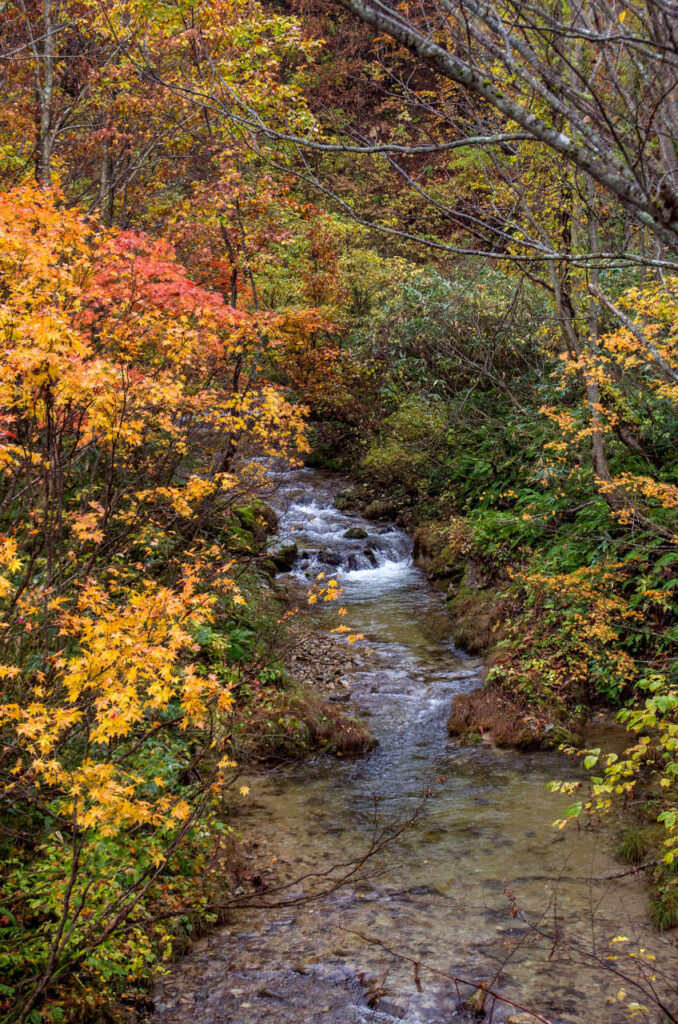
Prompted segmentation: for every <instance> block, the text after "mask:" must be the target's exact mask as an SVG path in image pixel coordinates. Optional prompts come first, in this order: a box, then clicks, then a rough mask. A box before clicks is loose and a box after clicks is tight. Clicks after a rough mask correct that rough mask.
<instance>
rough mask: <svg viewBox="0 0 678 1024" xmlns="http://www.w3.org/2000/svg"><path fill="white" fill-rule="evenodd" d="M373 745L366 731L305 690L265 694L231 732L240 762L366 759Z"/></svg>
mask: <svg viewBox="0 0 678 1024" xmlns="http://www.w3.org/2000/svg"><path fill="white" fill-rule="evenodd" d="M375 746H376V740H375V739H374V737H373V736H372V734H371V733H370V731H369V729H367V727H366V726H364V725H363V724H362V723H361V722H358V721H356V720H355V719H353V718H350V717H349V716H347V715H345V714H342V712H341V711H339V710H338V708H336V707H335V706H334V705H333V704H331V703H329V702H328V701H326V700H323V698H321V697H319V696H318V695H317V694H316V693H314V692H313V691H312V690H311V689H310V688H309V687H295V688H291V689H287V690H282V691H279V690H278V691H276V690H272V691H268V692H267V693H265V694H263V695H262V699H261V700H260V702H259V703H258V704H257V706H256V707H254V708H249V709H248V710H247V712H246V713H244V714H243V717H242V718H241V719H240V721H239V722H237V723H236V725H235V727H234V730H233V748H234V755H235V757H236V758H237V760H238V761H239V762H240V763H244V762H248V761H250V762H251V761H270V762H279V761H289V760H295V759H297V758H299V757H303V756H305V755H306V754H309V753H312V752H314V751H318V750H322V751H325V752H327V753H334V754H338V755H357V754H365V753H367V752H368V751H370V750H372V749H373V748H374V747H375Z"/></svg>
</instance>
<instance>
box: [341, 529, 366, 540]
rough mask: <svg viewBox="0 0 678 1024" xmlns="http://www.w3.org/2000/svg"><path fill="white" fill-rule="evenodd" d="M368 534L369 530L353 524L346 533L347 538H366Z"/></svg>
mask: <svg viewBox="0 0 678 1024" xmlns="http://www.w3.org/2000/svg"><path fill="white" fill-rule="evenodd" d="M367 536H368V534H367V530H363V528H362V526H352V527H351V528H350V529H348V530H346V532H345V533H344V537H345V538H346V540H365V538H366V537H367Z"/></svg>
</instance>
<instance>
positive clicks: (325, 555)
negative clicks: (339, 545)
mask: <svg viewBox="0 0 678 1024" xmlns="http://www.w3.org/2000/svg"><path fill="white" fill-rule="evenodd" d="M318 561H319V562H322V563H323V565H341V555H338V554H337V552H336V551H321V552H320V554H319V555H318Z"/></svg>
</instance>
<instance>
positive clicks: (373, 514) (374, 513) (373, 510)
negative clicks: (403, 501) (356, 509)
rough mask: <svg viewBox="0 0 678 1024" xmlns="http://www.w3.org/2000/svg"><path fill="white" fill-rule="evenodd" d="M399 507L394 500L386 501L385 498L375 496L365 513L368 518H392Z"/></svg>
mask: <svg viewBox="0 0 678 1024" xmlns="http://www.w3.org/2000/svg"><path fill="white" fill-rule="evenodd" d="M396 511H397V509H396V506H395V505H394V504H393V502H392V501H386V500H385V499H381V498H375V500H374V501H371V502H370V503H369V505H368V506H367V507H366V508H365V510H364V511H363V515H364V516H365V518H366V519H391V518H392V517H393V516H394V515H395V513H396Z"/></svg>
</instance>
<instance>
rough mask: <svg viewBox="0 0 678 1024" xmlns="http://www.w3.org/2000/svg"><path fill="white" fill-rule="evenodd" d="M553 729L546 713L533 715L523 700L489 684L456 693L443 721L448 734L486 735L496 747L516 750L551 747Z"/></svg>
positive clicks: (532, 711) (474, 740) (469, 737)
mask: <svg viewBox="0 0 678 1024" xmlns="http://www.w3.org/2000/svg"><path fill="white" fill-rule="evenodd" d="M556 728H558V726H556V725H554V724H553V723H552V722H549V720H548V717H547V715H545V714H539V715H538V714H536V713H535V710H534V708H533V707H531V706H530V705H529V704H528V703H527V702H526V701H524V700H519V699H517V698H515V697H514V696H512V695H510V694H506V693H504V692H502V691H501V690H499V689H498V688H492V687H486V688H485V689H482V690H474V691H473V692H472V693H459V694H457V696H456V697H455V698H454V701H453V702H452V707H451V709H450V716H449V718H448V721H447V731H448V733H449V735H450V736H464V737H465V738H466V739H468V740H470V741H472V742H476V737H477V736H478V735H480V736H481V737H482V736H490V737H491V738H492V741H493V742H494V743H495V744H496V745H497V746H498V747H513V748H514V749H516V750H543V749H549V748H551V747H553V746H555V745H556V743H555V742H554V732H555V730H556ZM568 735H571V736H572V734H571V733H568ZM573 738H574V737H573Z"/></svg>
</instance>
